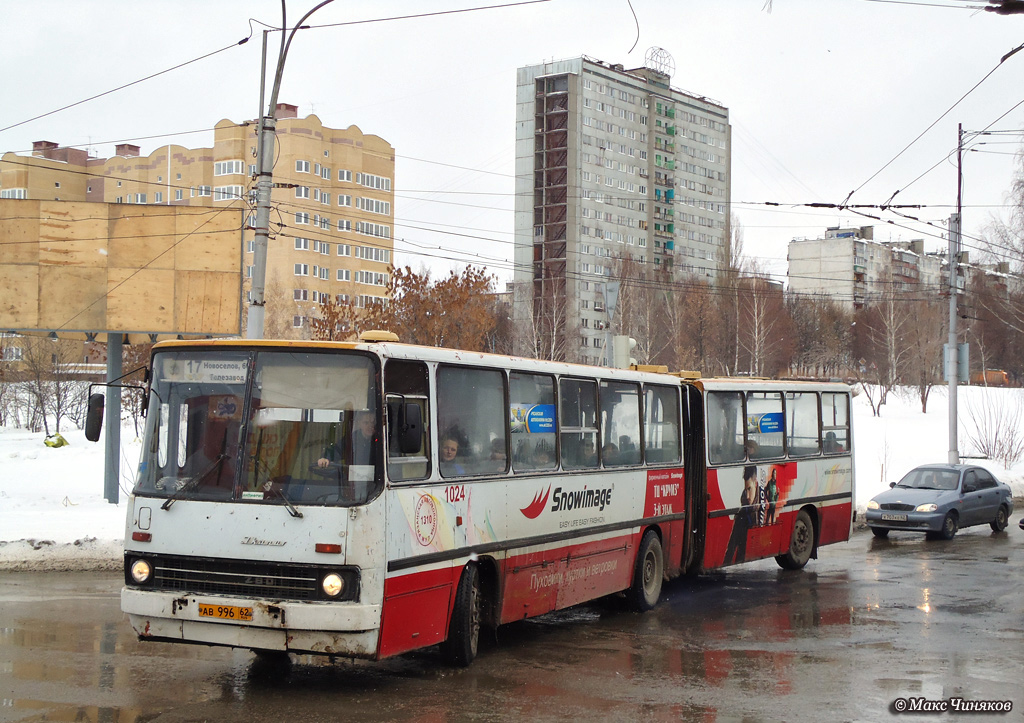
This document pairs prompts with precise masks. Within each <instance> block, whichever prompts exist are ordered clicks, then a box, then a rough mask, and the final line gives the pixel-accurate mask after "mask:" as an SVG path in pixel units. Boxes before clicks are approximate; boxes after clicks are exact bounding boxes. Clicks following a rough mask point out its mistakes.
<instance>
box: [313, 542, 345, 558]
mask: <svg viewBox="0 0 1024 723" xmlns="http://www.w3.org/2000/svg"><path fill="white" fill-rule="evenodd" d="M316 551H317V552H329V553H331V554H332V555H340V554H341V545H336V544H334V543H330V542H318V543H316Z"/></svg>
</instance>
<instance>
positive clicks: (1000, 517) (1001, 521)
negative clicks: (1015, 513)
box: [988, 505, 1010, 532]
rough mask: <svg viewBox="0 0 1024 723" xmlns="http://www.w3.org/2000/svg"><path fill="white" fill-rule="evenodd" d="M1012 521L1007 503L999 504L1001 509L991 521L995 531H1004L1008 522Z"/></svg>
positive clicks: (990, 523)
mask: <svg viewBox="0 0 1024 723" xmlns="http://www.w3.org/2000/svg"><path fill="white" fill-rule="evenodd" d="M1009 521H1010V515H1009V513H1008V512H1007V511H1006V505H999V511H998V512H996V518H995V519H994V520H992V521H991V522H989V523H988V524H989V525H991V527H992V531H993V532H1002V531H1003V530H1005V529H1006V523H1007V522H1009Z"/></svg>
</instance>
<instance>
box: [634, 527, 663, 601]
mask: <svg viewBox="0 0 1024 723" xmlns="http://www.w3.org/2000/svg"><path fill="white" fill-rule="evenodd" d="M664 576H665V558H664V554H663V553H662V548H661V538H659V537H658V533H656V532H655V531H654V530H648V531H647V533H646V534H644V538H643V540H642V541H641V542H640V553H639V554H638V555H637V556H636V569H635V570H634V571H633V584H632V585H631V586H630V588H629V590H627V591H626V600H627V601H628V602H629V606H630V607H631V608H633V609H634V610H636V611H637V612H646V611H648V610H650V609H651V608H653V607H654V606H655V605H656V604H657V602H658V598H659V597H661V583H662V580H663V579H664Z"/></svg>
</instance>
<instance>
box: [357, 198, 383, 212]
mask: <svg viewBox="0 0 1024 723" xmlns="http://www.w3.org/2000/svg"><path fill="white" fill-rule="evenodd" d="M356 208H358V209H359V210H361V211H369V212H370V213H379V214H380V215H382V216H388V215H390V214H391V204H390V203H388V202H387V201H378V200H377V199H375V198H362V197H356Z"/></svg>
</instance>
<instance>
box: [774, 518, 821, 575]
mask: <svg viewBox="0 0 1024 723" xmlns="http://www.w3.org/2000/svg"><path fill="white" fill-rule="evenodd" d="M813 549H814V523H813V522H811V516H810V515H809V514H807V512H806V510H800V512H798V513H797V516H796V520H794V522H793V537H792V538H791V539H790V541H789V549H788V550H787V551H786V552H785V553H784V554H782V555H779V556H778V557H776V558H775V562H777V563H779V567H781V568H783V569H784V570H800V569H801V568H803V566H804V565H806V564H807V561H808V560H810V559H811V550H813Z"/></svg>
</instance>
